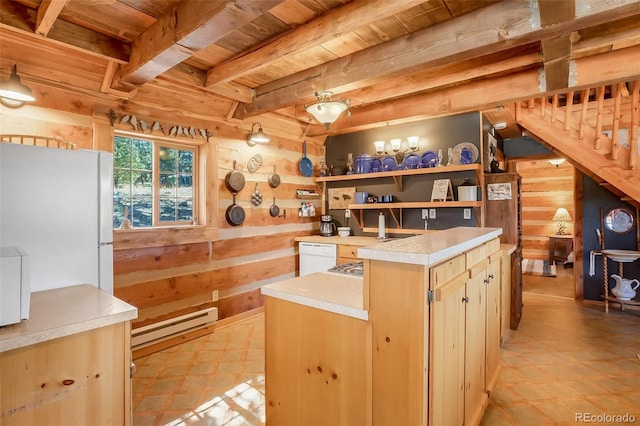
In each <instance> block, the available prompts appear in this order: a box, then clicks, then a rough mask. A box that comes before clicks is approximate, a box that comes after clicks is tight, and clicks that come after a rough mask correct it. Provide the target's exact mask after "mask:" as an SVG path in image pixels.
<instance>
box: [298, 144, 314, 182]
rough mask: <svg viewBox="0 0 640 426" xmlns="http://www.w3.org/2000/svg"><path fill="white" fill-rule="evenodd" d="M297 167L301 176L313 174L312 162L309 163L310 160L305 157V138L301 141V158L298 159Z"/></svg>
mask: <svg viewBox="0 0 640 426" xmlns="http://www.w3.org/2000/svg"><path fill="white" fill-rule="evenodd" d="M298 167H299V168H300V173H302V176H306V177H311V176H312V175H313V164H311V160H309V159H308V158H307V141H306V140H305V141H304V142H303V143H302V158H301V159H300V163H299V164H298Z"/></svg>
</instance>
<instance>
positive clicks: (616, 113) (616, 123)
mask: <svg viewBox="0 0 640 426" xmlns="http://www.w3.org/2000/svg"><path fill="white" fill-rule="evenodd" d="M623 85H624V83H618V86H617V87H616V100H615V104H614V107H613V129H612V134H611V159H612V160H617V159H618V150H619V149H620V145H619V144H618V130H619V129H620V103H621V102H622V93H623V87H622V86H623Z"/></svg>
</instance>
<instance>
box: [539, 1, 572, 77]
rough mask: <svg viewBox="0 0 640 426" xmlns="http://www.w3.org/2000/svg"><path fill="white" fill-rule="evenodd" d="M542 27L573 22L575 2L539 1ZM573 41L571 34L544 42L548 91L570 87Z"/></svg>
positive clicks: (543, 52) (543, 49)
mask: <svg viewBox="0 0 640 426" xmlns="http://www.w3.org/2000/svg"><path fill="white" fill-rule="evenodd" d="M538 8H539V10H540V26H542V27H543V28H544V27H546V26H549V25H556V24H560V23H563V22H570V21H573V20H574V19H575V17H576V13H575V9H576V5H575V0H563V1H561V2H558V1H555V0H538ZM571 42H572V39H571V37H570V34H569V33H567V34H563V35H561V36H558V37H554V38H550V39H545V40H542V43H541V44H542V58H543V60H544V77H545V78H544V84H546V88H547V89H548V90H559V89H564V88H567V87H569V72H570V71H569V69H570V60H571V48H572V43H571Z"/></svg>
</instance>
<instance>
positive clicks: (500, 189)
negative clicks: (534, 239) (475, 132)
mask: <svg viewBox="0 0 640 426" xmlns="http://www.w3.org/2000/svg"><path fill="white" fill-rule="evenodd" d="M484 183H485V186H484V189H483V195H484V196H483V199H484V200H485V201H484V203H485V211H484V218H485V222H484V225H485V226H488V227H492V228H502V235H501V236H500V242H501V243H502V244H513V245H515V246H516V249H515V251H514V252H513V254H512V255H511V318H510V327H511V329H513V330H517V328H518V324H519V323H520V318H521V317H522V219H521V214H520V175H518V174H517V173H491V174H485V175H484Z"/></svg>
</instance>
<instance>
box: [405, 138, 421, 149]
mask: <svg viewBox="0 0 640 426" xmlns="http://www.w3.org/2000/svg"><path fill="white" fill-rule="evenodd" d="M419 139H420V136H407V141H408V142H409V149H412V150H414V151H415V150H416V149H418V140H419Z"/></svg>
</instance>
